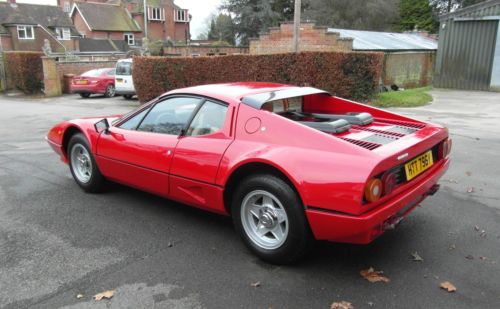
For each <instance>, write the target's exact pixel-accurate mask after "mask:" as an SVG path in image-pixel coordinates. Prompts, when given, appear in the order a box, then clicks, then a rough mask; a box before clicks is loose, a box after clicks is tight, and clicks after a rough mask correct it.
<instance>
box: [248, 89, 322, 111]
mask: <svg viewBox="0 0 500 309" xmlns="http://www.w3.org/2000/svg"><path fill="white" fill-rule="evenodd" d="M311 94H324V95H328V96H331V94H330V93H329V92H327V91H324V90H321V89H316V88H313V87H290V88H286V89H282V90H277V91H270V92H263V93H257V94H252V95H248V96H246V97H243V98H242V99H241V102H243V103H244V104H246V105H248V106H251V107H253V108H256V109H261V108H262V105H264V104H266V103H267V102H271V101H276V100H282V99H289V98H295V97H302V96H306V95H311Z"/></svg>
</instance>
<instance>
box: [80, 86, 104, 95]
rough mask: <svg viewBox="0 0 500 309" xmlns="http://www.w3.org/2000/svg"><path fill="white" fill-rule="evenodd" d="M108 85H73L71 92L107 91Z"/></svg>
mask: <svg viewBox="0 0 500 309" xmlns="http://www.w3.org/2000/svg"><path fill="white" fill-rule="evenodd" d="M105 92H106V87H102V86H97V85H82V86H80V85H71V93H105Z"/></svg>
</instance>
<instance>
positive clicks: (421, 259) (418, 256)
mask: <svg viewBox="0 0 500 309" xmlns="http://www.w3.org/2000/svg"><path fill="white" fill-rule="evenodd" d="M411 256H412V257H413V261H415V262H423V261H424V259H423V258H422V257H421V256H420V255H418V253H417V251H415V252H413V253H412V254H411Z"/></svg>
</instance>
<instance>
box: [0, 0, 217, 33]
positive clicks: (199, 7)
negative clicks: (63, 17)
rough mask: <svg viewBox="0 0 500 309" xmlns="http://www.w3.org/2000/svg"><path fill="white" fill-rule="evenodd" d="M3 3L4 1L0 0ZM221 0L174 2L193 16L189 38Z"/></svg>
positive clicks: (45, 0)
mask: <svg viewBox="0 0 500 309" xmlns="http://www.w3.org/2000/svg"><path fill="white" fill-rule="evenodd" d="M0 1H2V2H5V0H0ZM17 2H18V3H34V4H52V5H56V4H57V0H17ZM221 2H222V0H175V4H177V5H178V6H180V7H182V8H183V9H188V10H189V13H190V14H191V15H192V16H193V19H192V20H191V36H192V38H193V39H196V37H197V36H198V35H199V34H200V33H203V32H205V30H206V29H205V26H206V24H205V22H206V20H207V19H208V17H209V16H211V14H213V13H215V12H216V11H217V7H218V6H219V5H220V4H221Z"/></svg>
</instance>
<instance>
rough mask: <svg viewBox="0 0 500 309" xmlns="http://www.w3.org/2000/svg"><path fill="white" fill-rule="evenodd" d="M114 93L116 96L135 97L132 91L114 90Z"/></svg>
mask: <svg viewBox="0 0 500 309" xmlns="http://www.w3.org/2000/svg"><path fill="white" fill-rule="evenodd" d="M115 93H116V94H118V95H135V91H133V90H122V89H115Z"/></svg>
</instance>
